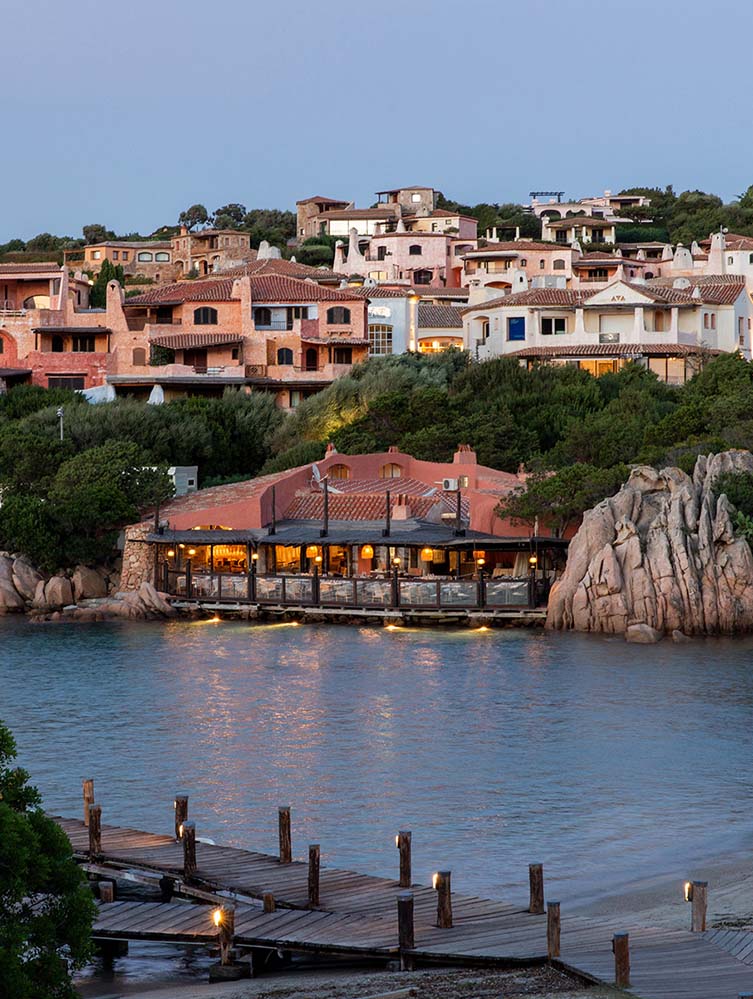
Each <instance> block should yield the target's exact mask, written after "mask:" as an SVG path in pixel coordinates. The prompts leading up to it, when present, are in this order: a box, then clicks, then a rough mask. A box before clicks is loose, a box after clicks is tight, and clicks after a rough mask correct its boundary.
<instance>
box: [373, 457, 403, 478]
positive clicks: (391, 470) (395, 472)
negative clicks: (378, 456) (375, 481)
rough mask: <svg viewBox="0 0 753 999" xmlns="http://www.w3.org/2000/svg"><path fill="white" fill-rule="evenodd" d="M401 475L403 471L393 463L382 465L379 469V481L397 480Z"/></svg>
mask: <svg viewBox="0 0 753 999" xmlns="http://www.w3.org/2000/svg"><path fill="white" fill-rule="evenodd" d="M402 474H403V470H402V468H401V466H400V465H396V464H395V463H394V462H393V461H391V462H389V463H388V464H387V465H382V467H381V468H380V469H379V478H380V479H399V478H400V477H401V476H402Z"/></svg>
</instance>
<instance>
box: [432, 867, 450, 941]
mask: <svg viewBox="0 0 753 999" xmlns="http://www.w3.org/2000/svg"><path fill="white" fill-rule="evenodd" d="M451 876H452V875H451V872H450V871H437V873H436V874H435V875H434V889H435V891H436V893H437V926H439V927H440V928H441V929H447V930H448V929H450V928H451V927H452V889H451Z"/></svg>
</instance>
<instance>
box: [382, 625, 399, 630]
mask: <svg viewBox="0 0 753 999" xmlns="http://www.w3.org/2000/svg"><path fill="white" fill-rule="evenodd" d="M384 630H385V631H400V629H399V628H398V626H397V625H396V624H388V625H386V626H385V629H384Z"/></svg>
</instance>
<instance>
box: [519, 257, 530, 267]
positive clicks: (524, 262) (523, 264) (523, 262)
mask: <svg viewBox="0 0 753 999" xmlns="http://www.w3.org/2000/svg"><path fill="white" fill-rule="evenodd" d="M520 266H521V267H527V266H528V261H527V260H526V258H525V257H522V258H521V261H520Z"/></svg>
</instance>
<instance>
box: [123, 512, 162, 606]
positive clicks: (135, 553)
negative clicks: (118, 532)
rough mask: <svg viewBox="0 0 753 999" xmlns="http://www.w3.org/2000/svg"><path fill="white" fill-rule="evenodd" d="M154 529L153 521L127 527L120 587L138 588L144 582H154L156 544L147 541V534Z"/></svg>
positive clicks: (124, 588) (126, 588)
mask: <svg viewBox="0 0 753 999" xmlns="http://www.w3.org/2000/svg"><path fill="white" fill-rule="evenodd" d="M153 530H154V525H153V524H151V523H143V524H135V525H134V526H133V527H127V528H126V532H125V545H124V547H123V569H122V572H121V577H120V589H121V592H122V591H126V590H138V589H139V587H140V586H141V584H142V583H152V582H154V580H153V578H152V577H153V575H154V546H153V545H148V544H146V543H145V540H144V539H145V538H146V537H147V535H149V534H151V533H152V531H153Z"/></svg>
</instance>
